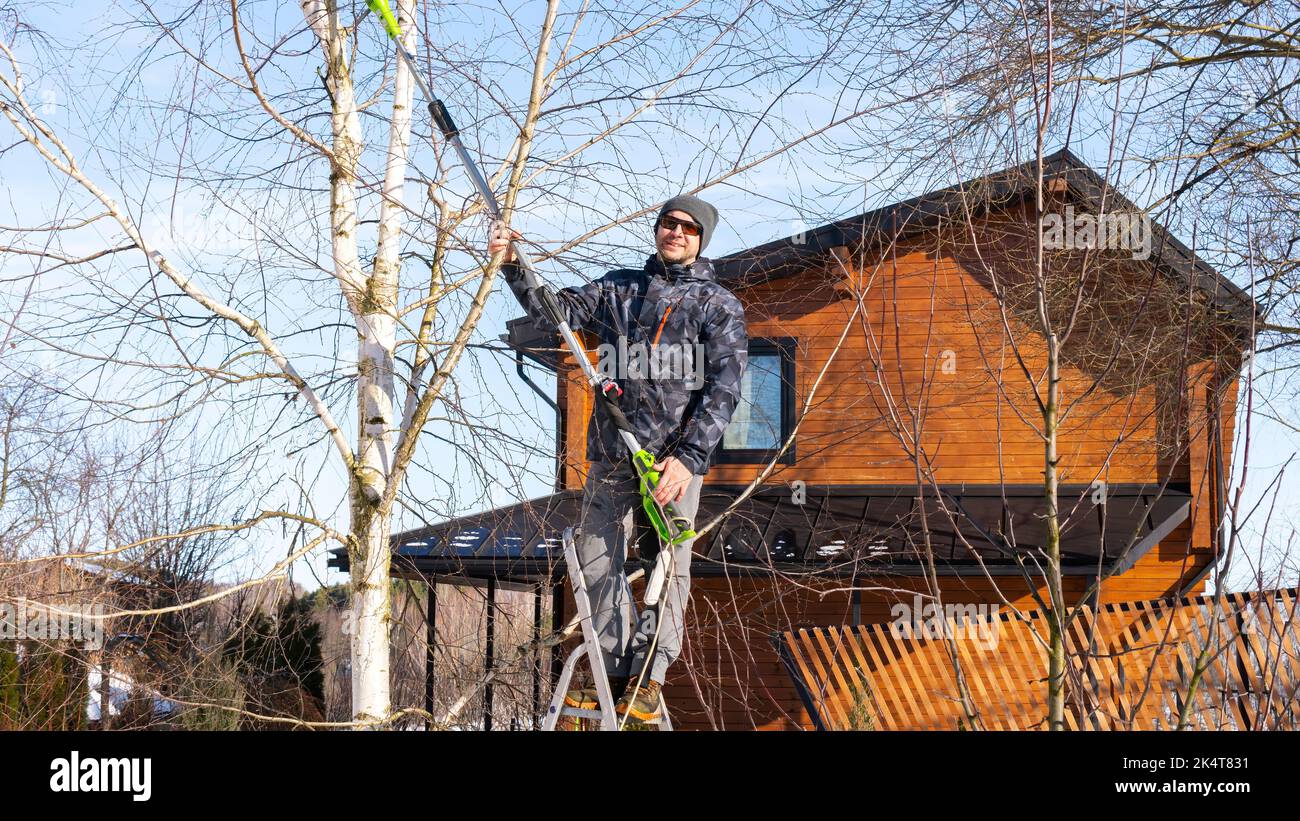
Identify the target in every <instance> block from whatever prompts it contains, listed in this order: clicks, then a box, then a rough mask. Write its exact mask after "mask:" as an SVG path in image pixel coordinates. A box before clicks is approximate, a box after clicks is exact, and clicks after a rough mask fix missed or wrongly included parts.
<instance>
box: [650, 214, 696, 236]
mask: <svg viewBox="0 0 1300 821" xmlns="http://www.w3.org/2000/svg"><path fill="white" fill-rule="evenodd" d="M655 225H656V227H658V228H662V229H663V230H665V231H667V232H669V233H672V230H673V229H674V228H680V229H682V233H683V234H685V235H686V236H688V237H698V236H699V235H700V233H701V232H702V231H703V230H704V227H703V226H701V225H696V224H695V223H693V222H687V221H686V220H679V219H677V218H676V217H660V218H659V222H657V223H655Z"/></svg>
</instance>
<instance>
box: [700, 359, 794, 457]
mask: <svg viewBox="0 0 1300 821" xmlns="http://www.w3.org/2000/svg"><path fill="white" fill-rule="evenodd" d="M793 423H794V340H793V339H789V338H784V339H751V340H750V341H749V366H748V367H747V368H745V375H744V377H742V379H741V382H740V404H738V405H737V406H736V411H735V413H733V414H732V415H731V422H730V423H729V424H728V425H727V429H726V430H725V431H724V432H723V434H722V444H721V445H720V446H719V448H718V462H719V463H723V464H726V463H731V464H746V463H751V464H757V463H761V462H769V461H771V460H772V458H773V457H774V456H775V455H776V452H777V450H779V449H780V447H781V443H782V442H784V441H785V440H786V437H788V436H789V435H790V428H791V427H792V426H793ZM780 462H781V463H782V464H786V465H789V464H794V445H793V443H792V444H791V446H790V448H789V449H788V450H787V451H786V452H785V453H784V454H783V455H782V457H781V459H780Z"/></svg>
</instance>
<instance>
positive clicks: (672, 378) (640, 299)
mask: <svg viewBox="0 0 1300 821" xmlns="http://www.w3.org/2000/svg"><path fill="white" fill-rule="evenodd" d="M502 274H503V275H504V276H505V279H506V282H508V283H509V285H510V289H511V290H512V291H513V292H514V294H515V298H516V299H518V300H519V303H520V304H521V305H523V306H524V310H526V311H527V312H528V315H529V316H530V317H532V319H533V322H534V323H535V324H536V325H537V327H538V328H539V329H540V330H542V331H544V332H547V333H555V332H556V327H555V326H554V325H553V324H552V323H551V322H549V321H547V319H546V317H545V316H544V315H543V314H542V311H541V309H540V306H539V305H538V303H537V300H536V298H535V297H534V295H533V293H532V291H531V290H530V289H529V288H528V287H527V286H526V284H525V283H524V279H523V273H522V271H521V270H520V269H519V267H518V266H516V265H510V264H507V265H505V266H503V267H502ZM556 297H557V301H558V302H559V304H560V306H561V307H562V308H563V309H564V310H565V312H566V314H567V319H568V322H569V326H570V327H571V328H573V330H574V331H579V330H584V331H587V332H588V333H591V334H594V335H595V336H596V337H597V338H598V339H599V340H600V348H599V349H598V350H597V355H598V359H597V369H598V370H600V371H601V372H602V373H607V374H608V375H609V376H611V377H612V378H613V379H614V380H615V381H616V382H617V383H618V385H619V387H621V388H622V389H623V396H622V398H621V399H620V400H619V406H620V407H621V408H622V409H623V413H624V414H625V415H626V416H627V418H628V421H629V422H630V423H631V425H632V430H633V432H634V433H635V434H636V437H637V441H639V442H640V443H641V446H642V447H644V448H645V449H646V450H648V451H650V452H651V453H652V454H654V455H655V456H656V457H658V458H663V457H664V456H676V457H677V458H678V459H679V460H680V461H681V462H682V464H684V465H686V467H687V468H688V469H689V470H690V471H691V472H692V473H694V474H700V475H702V474H704V473H706V472H708V469H709V467H710V466H711V465H712V464H713V456H714V451H715V449H716V448H717V446H718V444H719V442H721V440H722V432H723V430H724V429H725V428H726V427H727V423H728V422H729V421H730V420H731V414H732V413H733V412H734V411H735V409H736V405H737V403H738V402H739V401H740V379H741V376H743V375H744V372H745V366H746V364H747V363H748V361H749V352H748V343H749V339H748V335H747V332H746V330H745V311H744V308H742V307H741V304H740V300H739V299H737V298H736V296H735V294H733V293H731V291H729V290H727V289H726V288H725V287H723V286H722V285H721V284H720V283H719V282H718V280H717V277H716V276H715V274H714V272H713V263H712V262H710V261H709V260H707V259H697V260H696V261H695V262H694V263H692V264H691V265H690V266H689V267H688V266H683V265H669V266H667V267H666V268H665V266H664V264H663V263H662V262H661V261H660V260H659V257H658V256H655V255H651V256H650V257H649V259H647V260H646V264H645V267H644V268H643V269H642V270H639V271H638V270H633V269H618V270H614V271H610V272H609V273H607V274H605V276H603V277H601V278H600V279H598V280H595V281H593V282H589V283H587V284H586V285H578V286H574V287H572V288H565V289H564V290H562V291H559V292H557V293H556ZM587 457H588V458H589V459H590V460H591V461H592V462H603V463H605V464H608V465H615V464H618V463H620V462H622V461H624V460H626V459H627V458H628V452H627V448H626V446H624V445H623V443H622V440H620V439H619V436H618V431H617V429H616V428H615V427H614V424H613V422H612V421H611V420H610V419H609V418H608V414H607V413H606V412H605V409H604V407H603V406H602V404H601V403H597V405H596V412H595V413H594V414H593V415H592V417H591V422H590V424H589V425H588V427H587Z"/></svg>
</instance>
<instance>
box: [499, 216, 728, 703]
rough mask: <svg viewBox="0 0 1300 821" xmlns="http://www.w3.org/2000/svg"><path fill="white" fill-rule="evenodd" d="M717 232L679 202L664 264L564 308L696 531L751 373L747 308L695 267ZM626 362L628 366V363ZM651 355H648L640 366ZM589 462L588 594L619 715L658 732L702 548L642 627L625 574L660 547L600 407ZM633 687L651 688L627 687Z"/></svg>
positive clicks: (584, 554)
mask: <svg viewBox="0 0 1300 821" xmlns="http://www.w3.org/2000/svg"><path fill="white" fill-rule="evenodd" d="M717 224H718V211H717V209H716V208H714V207H713V206H712V205H710V204H709V203H707V202H705V201H704V200H701V199H699V198H698V197H693V196H690V195H688V194H683V195H680V196H676V197H673V198H672V199H670V200H668V202H666V203H664V205H663V207H662V208H661V209H660V211H659V218H658V219H657V220H656V222H655V253H654V254H652V255H651V256H650V257H649V258H648V259H647V260H646V263H645V266H644V267H643V268H642V269H641V270H631V269H620V270H615V271H610V272H609V273H607V274H605V275H604V276H603V277H601V278H600V279H599V280H596V281H594V282H589V283H587V284H586V285H580V286H575V287H572V288H566V289H565V290H563V291H560V292H559V293H558V294H557V295H556V296H557V297H558V301H559V304H560V306H561V307H562V308H563V309H564V311H565V313H566V318H567V319H568V322H569V325H570V326H571V327H572V328H573V329H574V330H575V331H578V330H585V331H588V332H590V333H593V334H595V335H596V336H597V337H599V339H600V343H601V349H600V353H601V360H602V363H603V366H607V365H608V363H607V362H606V359H607V357H606V354H613V355H615V358H616V359H618V365H619V369H618V373H615V374H610V375H611V376H613V378H614V379H615V381H616V382H618V384H619V386H620V387H621V388H622V389H623V395H622V397H621V398H620V399H619V407H620V408H621V409H622V410H623V412H624V414H625V415H626V416H627V418H628V421H629V422H630V423H631V425H632V428H633V431H634V433H635V434H636V437H637V441H639V442H640V443H641V445H642V446H643V447H644V448H645V449H646V450H648V451H649V452H650V453H653V454H655V456H656V457H657V458H658V459H659V460H660V461H659V462H658V463H657V464H656V465H655V469H656V470H658V471H660V477H661V478H660V480H659V485H658V486H657V487H656V489H655V492H654V497H655V500H656V501H657V502H659V504H661V505H666V504H668V503H673V504H674V506H675V507H676V509H677V511H678V512H679V513H680V514H681V515H682V516H684V517H686V519H688V520H689V521H690V522H691V526H692V527H694V523H695V514H696V511H697V509H698V508H699V501H700V486H701V482H702V480H703V478H704V474H706V473H707V472H708V470H709V467H710V466H711V465H712V463H713V455H714V450H715V449H716V447H717V445H718V443H719V442H720V441H721V439H722V432H723V430H724V429H725V428H726V427H727V423H728V422H729V421H730V420H731V414H732V412H733V411H735V409H736V404H737V403H738V402H739V400H740V379H741V376H742V375H743V374H744V371H745V366H746V364H747V362H748V352H747V345H748V336H747V333H746V330H745V312H744V309H743V308H742V307H741V305H740V300H738V299H737V298H736V296H735V295H734V294H732V293H731V292H730V291H729V290H727V289H726V288H725V287H723V286H722V285H721V284H720V283H719V282H718V280H717V278H716V276H715V274H714V271H713V263H712V262H710V261H709V260H708V259H705V258H702V257H700V256H699V254H700V253H701V252H702V251H703V250H704V247H705V246H706V245H707V244H708V242H709V239H710V238H712V236H713V230H714V228H715V227H716V226H717ZM515 236H518V235H517V234H516V235H515ZM507 247H508V243H507V241H506V239H505V236H504V232H503V231H501V230H500V228H499V227H498V228H497V229H496V230H494V231H493V235H492V238H491V240H490V242H489V244H488V251H489V253H491V254H496V253H498V252H500V251H502V250H504V249H506V248H507ZM507 253H509V252H508V251H507ZM501 270H502V273H503V274H504V276H505V278H506V281H507V282H508V283H509V285H510V288H511V290H512V291H513V292H514V294H515V297H516V298H517V299H518V300H519V302H520V304H521V305H523V306H524V309H525V310H526V311H527V312H528V314H529V316H531V317H532V318H533V321H534V323H536V324H537V326H538V328H540V329H541V330H543V331H546V332H551V333H554V332H555V330H556V328H555V326H554V325H552V324H551V323H550V322H548V321H547V320H546V318H545V316H544V314H543V313H542V311H541V310H540V307H539V305H538V303H537V300H536V297H535V295H534V294H533V293H532V291H531V289H529V288H528V287H527V285H526V284H525V282H524V279H523V276H522V272H521V271H520V269H519V267H518V266H517V265H515V264H513V263H512V262H511V261H510V259H507V261H506V263H505V264H503V266H502V269H501ZM623 351H629V352H631V353H629V354H628V355H626V356H622V355H621V353H622V352H623ZM642 351H644V352H646V353H647V354H648V355H647V356H644V357H641V358H640V361H638V357H637V354H638V353H639V352H642ZM665 362H667V363H669V364H670V365H671V363H673V362H676V363H678V364H679V365H682V366H684V367H677V368H674V367H669V366H665V365H664V363H665ZM656 366H658V367H656ZM587 457H588V459H589V460H590V461H591V472H590V474H589V475H588V477H587V484H586V487H585V489H584V493H583V512H582V522H581V526H580V535H579V537H578V544H577V548H578V559H579V561H580V562H581V563H582V569H583V573H584V575H585V577H586V580H587V584H588V588H589V591H590V593H591V600H592V609H593V611H594V612H593V617H592V621H593V625H594V627H595V630H596V632H597V635H598V636H599V637H600V646H601V650H602V654H603V655H604V663H605V671H606V673H607V674H608V676H609V679H610V684H611V686H612V688H613V690H614V695H615V697H616V698H618V699H619V701H618V705H617V707H616V710H617V712H618V714H619V715H630V716H631V717H632V718H633V719H636V720H638V721H653V720H655V719H657V718H659V701H660V699H659V690H660V687H661V686H662V684H663V682H664V678H665V675H666V673H667V671H668V666H669V665H670V664H672V663H673V661H675V660H676V659H677V656H678V655H679V654H680V653H681V648H682V635H683V626H684V616H685V610H686V605H687V604H688V602H689V601H690V599H689V595H690V570H691V545H692V542H693V541H694V540H688V541H685V542H683V543H681V544H679V545H677V546H676V547H675V548H674V549H673V550H674V552H673V557H674V563H675V573H674V576H673V578H672V580H671V582H670V584H668V585H667V586H666V588H665V590H664V591H663V593H662V594H661V597H660V604H659V610H660V614H659V622H660V624H659V625H658V626H656V624H655V619H654V617H653V613H650V612H648V613H643V614H642V620H641V622H640V624H637V625H634V624H633V623H632V604H631V602H632V594H631V590H630V589H629V586H628V583H627V579H626V576H625V575H624V562H625V560H626V556H627V542H629V541H632V542H637V543H639V544H644V543H645V542H644V541H642V540H643V539H645V538H649V539H657V536H656V535H655V534H654V532H653V530H652V529H651V528H650V526H649V523H648V521H645V516H644V512H643V511H641V500H640V492H639V486H638V480H637V477H636V473H635V471H634V470H633V468H632V464H631V461H630V458H629V457H630V454H629V453H628V450H627V447H626V446H625V445H624V444H623V442H622V440H621V439H620V438H619V436H618V432H617V429H616V428H615V427H614V424H613V422H612V421H611V420H610V419H609V418H608V416H607V414H606V413H605V410H604V408H603V407H602V405H600V404H599V403H598V404H597V405H596V412H595V413H593V414H592V418H591V423H590V425H589V426H588V428H587ZM647 664H649V667H648V669H646V665H647ZM643 671H644V672H645V673H646V675H645V676H644V677H642V673H643ZM638 679H639V680H643V684H642V686H640V687H638V688H634V689H633V688H629V687H628V685H629V682H630V681H632V680H638ZM565 702H566V703H567V704H569V705H570V706H573V707H580V708H584V709H595V708H596V707H597V706H598V702H597V698H596V691H595V688H584V689H580V690H570V691H569V692H568V693H567V694H566V697H565Z"/></svg>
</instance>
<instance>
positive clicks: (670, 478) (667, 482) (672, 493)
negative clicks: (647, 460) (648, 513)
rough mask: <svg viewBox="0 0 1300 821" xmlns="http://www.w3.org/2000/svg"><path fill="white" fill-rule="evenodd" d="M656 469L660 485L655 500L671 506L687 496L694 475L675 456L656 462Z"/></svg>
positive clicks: (655, 492) (656, 487)
mask: <svg viewBox="0 0 1300 821" xmlns="http://www.w3.org/2000/svg"><path fill="white" fill-rule="evenodd" d="M654 469H655V470H657V471H659V484H658V485H656V486H655V490H654V498H655V501H656V502H658V503H659V504H660V505H667V504H671V503H673V502H675V501H677V500H678V499H680V498H682V497H683V496H685V495H686V488H687V487H688V486H689V485H690V483H691V478H692V477H693V476H694V474H692V473H691V471H690V468H688V467H686V465H683V464H682V463H681V462H680V461H678V460H677V457H675V456H669V457H666V458H665V459H663V460H662V461H659V462H656V463H655V466H654Z"/></svg>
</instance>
